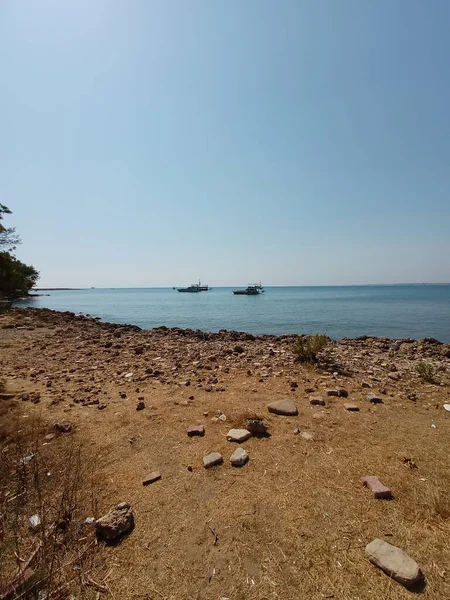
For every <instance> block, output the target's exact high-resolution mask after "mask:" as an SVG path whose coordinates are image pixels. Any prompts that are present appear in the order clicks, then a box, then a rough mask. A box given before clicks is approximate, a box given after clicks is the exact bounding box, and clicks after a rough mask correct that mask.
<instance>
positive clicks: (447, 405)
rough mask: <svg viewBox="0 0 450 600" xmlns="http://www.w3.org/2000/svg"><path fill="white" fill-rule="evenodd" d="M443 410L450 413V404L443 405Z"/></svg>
mask: <svg viewBox="0 0 450 600" xmlns="http://www.w3.org/2000/svg"><path fill="white" fill-rule="evenodd" d="M444 409H445V410H446V411H447V412H450V404H444Z"/></svg>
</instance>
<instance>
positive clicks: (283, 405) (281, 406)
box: [267, 400, 298, 416]
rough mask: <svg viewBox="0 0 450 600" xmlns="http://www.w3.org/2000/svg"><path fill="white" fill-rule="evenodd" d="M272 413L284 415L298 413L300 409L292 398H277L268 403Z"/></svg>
mask: <svg viewBox="0 0 450 600" xmlns="http://www.w3.org/2000/svg"><path fill="white" fill-rule="evenodd" d="M267 408H268V410H269V412H270V413H274V414H276V415H284V416H295V415H298V410H297V407H296V406H295V404H294V403H293V402H292V400H277V401H276V402H271V403H270V404H268V405H267Z"/></svg>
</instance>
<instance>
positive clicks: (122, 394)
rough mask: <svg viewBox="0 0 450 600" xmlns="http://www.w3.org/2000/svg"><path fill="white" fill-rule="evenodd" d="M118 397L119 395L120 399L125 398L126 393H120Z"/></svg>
mask: <svg viewBox="0 0 450 600" xmlns="http://www.w3.org/2000/svg"><path fill="white" fill-rule="evenodd" d="M119 395H120V397H121V398H126V397H127V395H126V393H125V392H120V394H119Z"/></svg>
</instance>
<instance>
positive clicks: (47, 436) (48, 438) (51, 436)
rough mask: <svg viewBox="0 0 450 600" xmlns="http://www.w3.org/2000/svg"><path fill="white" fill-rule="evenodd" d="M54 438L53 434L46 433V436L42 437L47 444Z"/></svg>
mask: <svg viewBox="0 0 450 600" xmlns="http://www.w3.org/2000/svg"><path fill="white" fill-rule="evenodd" d="M54 437H55V434H54V433H47V435H44V440H46V441H47V442H50V441H51V440H53V439H54Z"/></svg>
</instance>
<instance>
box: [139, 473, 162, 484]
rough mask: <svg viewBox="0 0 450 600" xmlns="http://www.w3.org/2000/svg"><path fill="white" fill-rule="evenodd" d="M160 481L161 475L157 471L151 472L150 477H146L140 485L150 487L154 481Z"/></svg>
mask: <svg viewBox="0 0 450 600" xmlns="http://www.w3.org/2000/svg"><path fill="white" fill-rule="evenodd" d="M160 479H162V475H161V473H160V472H159V471H153V472H152V473H150V475H147V477H145V479H143V481H142V485H150V484H151V483H155V481H159V480H160Z"/></svg>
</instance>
